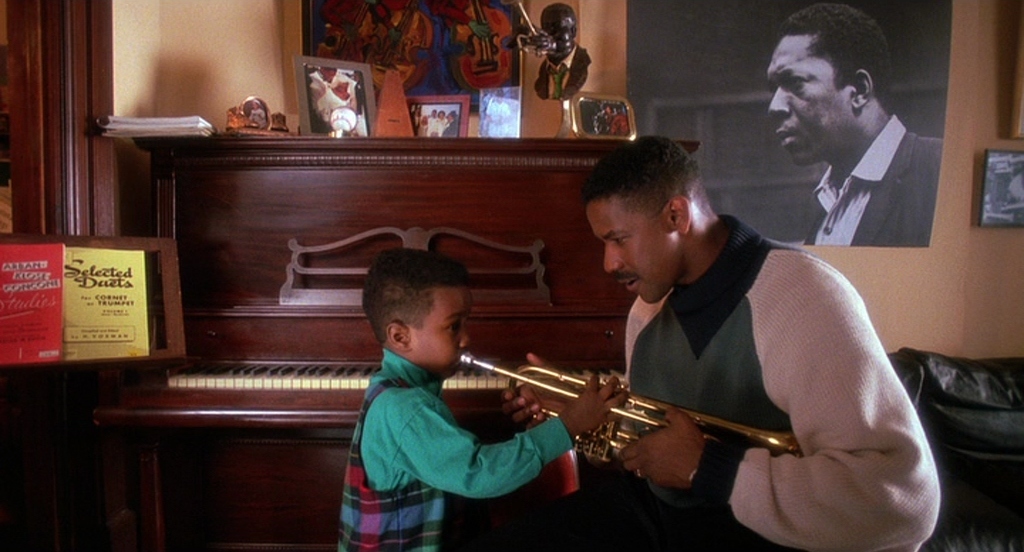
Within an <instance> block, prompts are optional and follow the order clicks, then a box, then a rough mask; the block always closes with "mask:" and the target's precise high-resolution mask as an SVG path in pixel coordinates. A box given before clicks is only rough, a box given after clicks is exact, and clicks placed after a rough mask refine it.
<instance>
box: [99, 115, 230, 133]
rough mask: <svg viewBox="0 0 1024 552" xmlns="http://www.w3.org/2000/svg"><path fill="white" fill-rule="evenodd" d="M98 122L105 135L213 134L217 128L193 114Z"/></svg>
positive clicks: (105, 118)
mask: <svg viewBox="0 0 1024 552" xmlns="http://www.w3.org/2000/svg"><path fill="white" fill-rule="evenodd" d="M96 123H97V124H98V125H99V126H100V128H102V129H103V135H104V136H124V137H158V136H212V135H213V134H216V133H217V129H216V128H215V127H214V126H213V125H212V124H210V123H209V122H208V121H206V120H205V119H203V118H202V117H199V116H198V115H193V116H189V117H119V116H115V115H108V116H104V117H100V118H99V119H97V120H96Z"/></svg>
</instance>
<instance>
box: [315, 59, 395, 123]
mask: <svg viewBox="0 0 1024 552" xmlns="http://www.w3.org/2000/svg"><path fill="white" fill-rule="evenodd" d="M371 78H372V77H371V75H370V66H369V65H367V64H365V63H354V62H351V61H338V60H336V59H327V58H317V57H309V56H295V83H296V86H297V87H298V98H299V123H300V125H299V134H318V135H323V136H331V137H334V138H346V137H356V136H361V137H366V136H372V135H373V134H372V132H373V121H374V120H375V119H374V117H375V116H376V114H377V107H376V103H375V97H374V92H373V86H372V85H371V84H370V83H371Z"/></svg>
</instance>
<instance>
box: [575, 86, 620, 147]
mask: <svg viewBox="0 0 1024 552" xmlns="http://www.w3.org/2000/svg"><path fill="white" fill-rule="evenodd" d="M572 120H573V127H574V128H573V130H574V132H575V133H576V135H577V136H578V137H580V138H597V139H611V140H632V139H634V138H636V119H635V118H634V115H633V106H632V105H630V103H629V100H627V99H626V98H624V97H621V96H608V95H603V94H589V93H581V94H580V95H578V96H576V97H574V98H573V99H572Z"/></svg>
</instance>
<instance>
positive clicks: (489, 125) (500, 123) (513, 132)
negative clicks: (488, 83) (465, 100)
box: [480, 86, 522, 138]
mask: <svg viewBox="0 0 1024 552" xmlns="http://www.w3.org/2000/svg"><path fill="white" fill-rule="evenodd" d="M521 114H522V88H521V87H519V86H507V87H503V88H485V89H483V90H481V91H480V137H481V138H519V129H520V121H521V118H522V115H521Z"/></svg>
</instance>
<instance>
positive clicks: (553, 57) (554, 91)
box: [534, 3, 590, 100]
mask: <svg viewBox="0 0 1024 552" xmlns="http://www.w3.org/2000/svg"><path fill="white" fill-rule="evenodd" d="M540 27H541V31H543V33H542V35H541V37H542V38H541V40H542V41H543V46H542V48H541V49H542V50H544V51H546V54H545V57H544V61H543V62H542V63H541V65H540V72H539V74H538V75H537V81H536V82H535V83H534V89H535V90H536V91H537V95H538V96H539V97H540V98H541V99H544V100H549V99H550V100H562V99H567V98H570V97H572V96H573V95H575V94H576V93H577V92H579V90H580V88H582V87H583V84H584V83H585V82H586V81H587V67H589V66H590V55H589V54H587V51H586V50H585V49H583V48H581V47H580V46H579V45H578V44H576V31H577V28H576V12H575V11H573V9H572V6H569V5H568V4H561V3H556V4H551V5H549V6H547V7H546V8H544V11H543V12H541V16H540ZM544 35H547V36H544Z"/></svg>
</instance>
